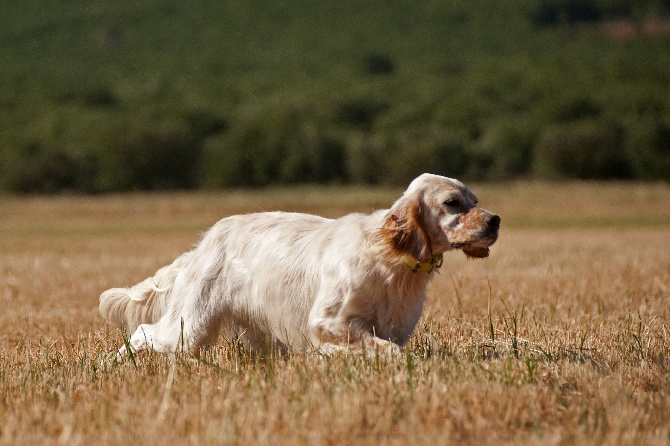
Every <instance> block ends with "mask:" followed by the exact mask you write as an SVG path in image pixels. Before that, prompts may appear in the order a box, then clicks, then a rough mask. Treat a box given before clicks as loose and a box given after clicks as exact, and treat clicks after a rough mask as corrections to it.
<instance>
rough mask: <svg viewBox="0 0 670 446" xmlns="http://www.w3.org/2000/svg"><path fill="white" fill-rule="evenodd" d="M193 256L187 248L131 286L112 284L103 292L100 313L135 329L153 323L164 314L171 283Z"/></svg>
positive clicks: (131, 331) (108, 318) (129, 329)
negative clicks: (178, 255) (150, 274)
mask: <svg viewBox="0 0 670 446" xmlns="http://www.w3.org/2000/svg"><path fill="white" fill-rule="evenodd" d="M190 258H191V253H190V252H187V253H185V254H182V255H181V256H180V257H178V258H177V259H176V260H175V261H174V262H172V264H170V265H167V266H164V267H163V268H161V269H159V270H158V271H157V272H156V275H155V276H153V277H149V278H148V279H146V280H144V281H142V282H140V283H138V284H137V285H135V286H133V287H130V288H112V289H110V290H107V291H105V292H104V293H102V294H101V295H100V307H99V309H100V314H101V315H102V317H103V318H105V319H106V320H107V321H108V322H109V323H111V324H113V325H116V326H117V327H122V328H125V329H126V330H128V332H129V333H133V332H134V331H135V330H136V329H137V327H138V326H139V325H140V324H153V323H155V322H157V321H158V319H160V318H161V316H163V314H165V312H166V311H167V307H168V303H169V302H168V299H169V296H170V291H172V286H173V285H174V282H175V279H176V278H177V274H179V271H181V270H182V268H184V266H185V265H186V264H187V263H188V261H189V260H190Z"/></svg>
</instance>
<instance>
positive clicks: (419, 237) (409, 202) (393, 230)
mask: <svg viewBox="0 0 670 446" xmlns="http://www.w3.org/2000/svg"><path fill="white" fill-rule="evenodd" d="M423 221H424V215H423V204H422V199H421V198H420V197H418V198H406V197H403V198H401V199H400V200H398V201H397V202H396V203H395V204H394V205H393V207H392V208H391V210H390V211H389V213H388V215H387V216H386V218H385V220H384V225H383V226H382V229H381V235H382V238H383V239H384V241H385V242H386V243H387V244H388V246H389V247H390V249H391V250H392V251H393V252H394V253H395V254H397V255H411V256H412V257H414V258H415V259H417V260H418V261H420V262H430V261H431V259H432V256H433V250H432V245H431V242H430V238H429V237H428V234H427V232H426V229H425V225H424V223H423Z"/></svg>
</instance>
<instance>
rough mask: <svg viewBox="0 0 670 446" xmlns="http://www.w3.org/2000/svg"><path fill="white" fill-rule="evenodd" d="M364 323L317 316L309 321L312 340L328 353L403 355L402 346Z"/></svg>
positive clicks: (316, 346)
mask: <svg viewBox="0 0 670 446" xmlns="http://www.w3.org/2000/svg"><path fill="white" fill-rule="evenodd" d="M362 325H363V324H360V323H357V322H356V321H349V322H341V321H339V320H338V319H337V318H327V317H315V318H313V319H312V320H310V323H309V335H310V342H311V343H312V345H313V346H314V347H315V348H317V349H319V351H321V352H323V353H326V354H331V353H339V352H346V351H361V350H365V353H366V354H376V353H382V354H384V355H391V356H400V355H402V353H403V349H402V347H400V346H399V345H397V344H394V343H393V342H391V341H388V340H386V339H382V338H379V337H377V336H374V335H373V334H372V333H370V332H368V331H367V330H365V329H364V328H362Z"/></svg>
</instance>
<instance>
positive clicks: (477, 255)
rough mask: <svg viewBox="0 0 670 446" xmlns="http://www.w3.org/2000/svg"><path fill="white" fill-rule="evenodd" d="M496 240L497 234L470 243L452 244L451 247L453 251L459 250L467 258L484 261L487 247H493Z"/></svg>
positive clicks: (487, 252) (487, 251) (486, 255)
mask: <svg viewBox="0 0 670 446" xmlns="http://www.w3.org/2000/svg"><path fill="white" fill-rule="evenodd" d="M497 239H498V236H497V234H495V236H492V237H490V238H489V237H487V238H485V239H480V240H477V241H475V242H472V243H465V242H453V243H451V247H452V248H454V249H461V250H462V251H463V253H465V255H466V256H468V258H473V259H484V258H486V257H488V256H489V247H490V246H491V245H493V244H494V243H495V242H496V240H497Z"/></svg>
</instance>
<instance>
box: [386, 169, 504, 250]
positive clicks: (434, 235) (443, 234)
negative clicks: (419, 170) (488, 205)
mask: <svg viewBox="0 0 670 446" xmlns="http://www.w3.org/2000/svg"><path fill="white" fill-rule="evenodd" d="M499 228H500V217H498V216H497V215H495V214H492V213H491V212H489V211H487V210H484V209H482V208H480V207H477V197H476V196H475V194H473V193H472V192H471V191H470V190H469V189H468V188H467V187H466V186H465V185H464V184H463V183H461V182H460V181H458V180H454V179H451V178H446V177H442V176H438V175H431V174H423V175H421V176H419V177H418V178H416V179H415V180H414V181H412V183H411V184H410V185H409V187H408V188H407V190H406V191H405V193H404V194H403V196H402V197H401V198H400V199H399V200H398V201H396V202H395V203H394V204H393V206H392V207H391V209H390V210H389V211H388V212H387V214H386V216H385V218H384V224H383V226H382V232H381V234H382V238H383V239H384V241H385V242H386V243H387V244H388V246H389V247H390V248H391V250H392V251H393V252H395V253H397V254H400V255H410V256H412V257H414V258H415V259H417V260H418V261H420V262H430V261H431V258H432V257H433V256H434V255H435V254H438V253H442V252H445V251H450V250H454V249H462V250H463V252H464V253H465V254H466V255H467V256H468V257H475V258H482V257H487V256H488V255H489V246H491V245H492V244H493V243H495V241H496V240H497V239H498V229H499Z"/></svg>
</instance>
